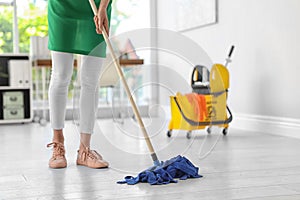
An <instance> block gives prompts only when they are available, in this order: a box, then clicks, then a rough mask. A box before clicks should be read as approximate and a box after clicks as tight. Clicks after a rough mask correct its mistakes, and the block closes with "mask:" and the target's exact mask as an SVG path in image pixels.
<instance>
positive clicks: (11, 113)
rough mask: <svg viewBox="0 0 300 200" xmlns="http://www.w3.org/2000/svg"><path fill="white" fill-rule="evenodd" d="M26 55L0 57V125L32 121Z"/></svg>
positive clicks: (30, 83)
mask: <svg viewBox="0 0 300 200" xmlns="http://www.w3.org/2000/svg"><path fill="white" fill-rule="evenodd" d="M31 90H32V82H31V66H30V62H29V57H28V55H9V54H3V55H0V124H3V123H24V122H31V121H32V95H31Z"/></svg>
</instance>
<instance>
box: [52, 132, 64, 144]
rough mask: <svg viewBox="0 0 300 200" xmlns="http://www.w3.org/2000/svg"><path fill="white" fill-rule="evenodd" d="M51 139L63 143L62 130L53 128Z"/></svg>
mask: <svg viewBox="0 0 300 200" xmlns="http://www.w3.org/2000/svg"><path fill="white" fill-rule="evenodd" d="M52 141H53V142H58V143H62V144H64V142H65V138H64V135H63V131H62V130H54V131H53V139H52Z"/></svg>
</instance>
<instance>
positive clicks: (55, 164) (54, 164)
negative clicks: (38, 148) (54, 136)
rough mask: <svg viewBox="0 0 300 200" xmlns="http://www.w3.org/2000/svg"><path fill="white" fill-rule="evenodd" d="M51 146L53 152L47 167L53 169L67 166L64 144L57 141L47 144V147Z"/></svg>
mask: <svg viewBox="0 0 300 200" xmlns="http://www.w3.org/2000/svg"><path fill="white" fill-rule="evenodd" d="M51 146H52V147H53V154H52V157H51V158H50V160H49V167H50V168H54V169H57V168H65V167H67V160H66V157H65V147H64V145H63V144H62V143H58V142H52V143H50V144H47V147H51Z"/></svg>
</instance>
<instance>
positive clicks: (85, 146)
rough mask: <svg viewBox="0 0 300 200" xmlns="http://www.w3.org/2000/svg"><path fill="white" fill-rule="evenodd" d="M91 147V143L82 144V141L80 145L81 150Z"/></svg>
mask: <svg viewBox="0 0 300 200" xmlns="http://www.w3.org/2000/svg"><path fill="white" fill-rule="evenodd" d="M89 148H90V145H86V144H82V143H80V145H79V151H83V150H86V149H89Z"/></svg>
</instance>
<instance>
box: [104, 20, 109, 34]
mask: <svg viewBox="0 0 300 200" xmlns="http://www.w3.org/2000/svg"><path fill="white" fill-rule="evenodd" d="M103 27H104V29H105V31H106V33H107V35H109V28H108V20H107V19H106V20H105V21H104V24H103Z"/></svg>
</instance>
